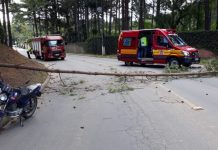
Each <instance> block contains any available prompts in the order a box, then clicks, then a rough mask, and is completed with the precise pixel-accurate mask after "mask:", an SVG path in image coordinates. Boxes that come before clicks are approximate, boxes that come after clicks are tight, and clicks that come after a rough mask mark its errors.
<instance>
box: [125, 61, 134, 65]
mask: <svg viewBox="0 0 218 150" xmlns="http://www.w3.org/2000/svg"><path fill="white" fill-rule="evenodd" d="M125 65H126V66H132V65H133V62H127V61H125Z"/></svg>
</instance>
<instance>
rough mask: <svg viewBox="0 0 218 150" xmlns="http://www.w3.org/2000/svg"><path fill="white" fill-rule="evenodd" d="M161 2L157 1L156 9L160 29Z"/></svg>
mask: <svg viewBox="0 0 218 150" xmlns="http://www.w3.org/2000/svg"><path fill="white" fill-rule="evenodd" d="M160 1H161V0H157V7H156V18H155V20H156V26H157V27H159V25H160V23H159V20H160V3H161V2H160Z"/></svg>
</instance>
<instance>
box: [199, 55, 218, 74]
mask: <svg viewBox="0 0 218 150" xmlns="http://www.w3.org/2000/svg"><path fill="white" fill-rule="evenodd" d="M202 63H203V64H204V66H205V68H206V69H207V71H218V60H217V59H216V58H213V59H209V60H204V61H203V62H202Z"/></svg>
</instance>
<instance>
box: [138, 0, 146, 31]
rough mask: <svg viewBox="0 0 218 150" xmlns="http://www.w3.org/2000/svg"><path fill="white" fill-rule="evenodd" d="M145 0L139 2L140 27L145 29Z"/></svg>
mask: <svg viewBox="0 0 218 150" xmlns="http://www.w3.org/2000/svg"><path fill="white" fill-rule="evenodd" d="M144 11H145V0H140V2H139V29H144V28H145V25H144V21H145V13H144Z"/></svg>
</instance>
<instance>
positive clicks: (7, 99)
mask: <svg viewBox="0 0 218 150" xmlns="http://www.w3.org/2000/svg"><path fill="white" fill-rule="evenodd" d="M40 96H41V84H40V83H38V84H34V85H30V86H27V87H22V88H12V87H11V86H9V85H8V84H6V83H4V82H3V81H0V123H1V122H2V121H3V120H4V119H3V118H8V119H9V120H13V119H19V120H20V125H21V126H23V119H29V118H30V117H32V115H33V114H34V112H35V110H36V108H37V97H40ZM0 128H1V126H0Z"/></svg>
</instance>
